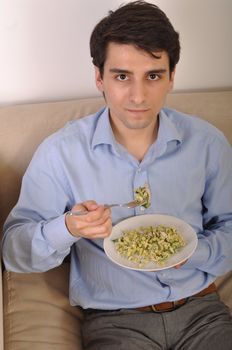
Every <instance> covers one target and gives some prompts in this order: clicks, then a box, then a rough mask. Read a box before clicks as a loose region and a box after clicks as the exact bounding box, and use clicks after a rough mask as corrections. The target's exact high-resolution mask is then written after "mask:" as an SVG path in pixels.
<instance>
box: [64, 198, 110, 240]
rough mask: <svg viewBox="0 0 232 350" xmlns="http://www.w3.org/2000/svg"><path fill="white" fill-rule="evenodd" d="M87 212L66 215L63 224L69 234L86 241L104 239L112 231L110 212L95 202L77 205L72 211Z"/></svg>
mask: <svg viewBox="0 0 232 350" xmlns="http://www.w3.org/2000/svg"><path fill="white" fill-rule="evenodd" d="M80 210H83V211H86V210H87V211H88V213H87V214H83V215H78V216H75V215H66V216H65V224H66V226H67V229H68V230H69V232H70V233H71V234H72V235H73V236H75V237H84V238H88V239H96V238H103V239H104V238H106V237H108V236H109V235H110V233H111V230H112V221H111V211H110V209H109V208H105V207H104V206H103V205H98V204H97V203H96V202H95V201H86V202H83V203H81V204H77V205H75V206H74V207H73V208H72V211H73V212H75V211H80Z"/></svg>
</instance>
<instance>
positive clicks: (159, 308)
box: [134, 283, 217, 312]
mask: <svg viewBox="0 0 232 350" xmlns="http://www.w3.org/2000/svg"><path fill="white" fill-rule="evenodd" d="M216 290H217V288H216V285H215V284H214V283H212V284H210V285H209V286H208V287H207V288H205V289H203V290H202V291H200V292H199V293H197V294H194V295H191V296H190V297H188V298H184V299H180V300H176V301H167V302H164V303H160V304H154V305H149V306H143V307H138V308H136V309H134V310H137V311H153V312H169V311H173V310H175V309H177V308H178V307H180V306H182V305H184V304H185V303H186V302H187V301H188V299H189V298H191V297H203V296H205V295H207V294H211V293H214V292H216Z"/></svg>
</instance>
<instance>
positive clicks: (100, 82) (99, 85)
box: [94, 66, 104, 93]
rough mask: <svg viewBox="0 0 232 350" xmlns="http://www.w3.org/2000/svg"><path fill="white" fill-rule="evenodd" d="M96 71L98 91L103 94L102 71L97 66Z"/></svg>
mask: <svg viewBox="0 0 232 350" xmlns="http://www.w3.org/2000/svg"><path fill="white" fill-rule="evenodd" d="M94 70H95V84H96V86H97V88H98V90H99V91H100V92H102V93H103V92H104V89H103V81H102V77H101V73H100V70H99V68H98V67H96V66H94Z"/></svg>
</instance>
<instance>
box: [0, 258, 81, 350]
mask: <svg viewBox="0 0 232 350" xmlns="http://www.w3.org/2000/svg"><path fill="white" fill-rule="evenodd" d="M68 279H69V264H68V263H64V264H63V265H62V266H60V267H58V268H55V269H53V270H50V271H48V272H45V273H37V274H33V273H32V274H17V273H12V272H7V271H4V284H3V285H4V301H5V302H4V328H5V329H4V331H5V333H4V336H5V350H31V349H33V350H45V349H46V350H81V342H80V326H79V324H80V321H81V319H82V313H81V311H80V310H79V309H78V308H76V307H73V306H70V304H69V300H68Z"/></svg>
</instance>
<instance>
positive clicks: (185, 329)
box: [82, 293, 232, 350]
mask: <svg viewBox="0 0 232 350" xmlns="http://www.w3.org/2000/svg"><path fill="white" fill-rule="evenodd" d="M85 316H86V317H85V322H84V323H83V326H82V334H83V345H84V349H86V350H96V348H97V349H98V350H106V349H107V350H108V349H109V348H110V349H112V350H114V349H115V350H116V349H117V350H120V349H123V350H130V349H133V350H137V349H138V350H141V349H146V350H150V349H152V350H161V349H162V350H169V349H170V350H171V349H172V350H196V349H197V350H201V349H202V350H203V349H204V350H207V349H210V350H214V349H215V350H216V349H219V348H220V349H221V350H228V349H230V348H232V319H231V316H230V314H229V310H228V309H227V307H226V306H225V305H224V304H223V303H221V302H220V300H219V299H218V296H217V294H216V293H214V294H210V295H207V296H205V297H200V298H194V297H192V298H190V299H189V301H188V302H187V303H186V304H185V305H184V306H182V307H180V308H178V309H176V310H174V311H172V312H165V313H154V312H140V311H136V310H127V309H126V310H124V309H123V310H120V311H105V312H104V311H99V312H98V311H97V312H92V313H88V312H86V315H85Z"/></svg>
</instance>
